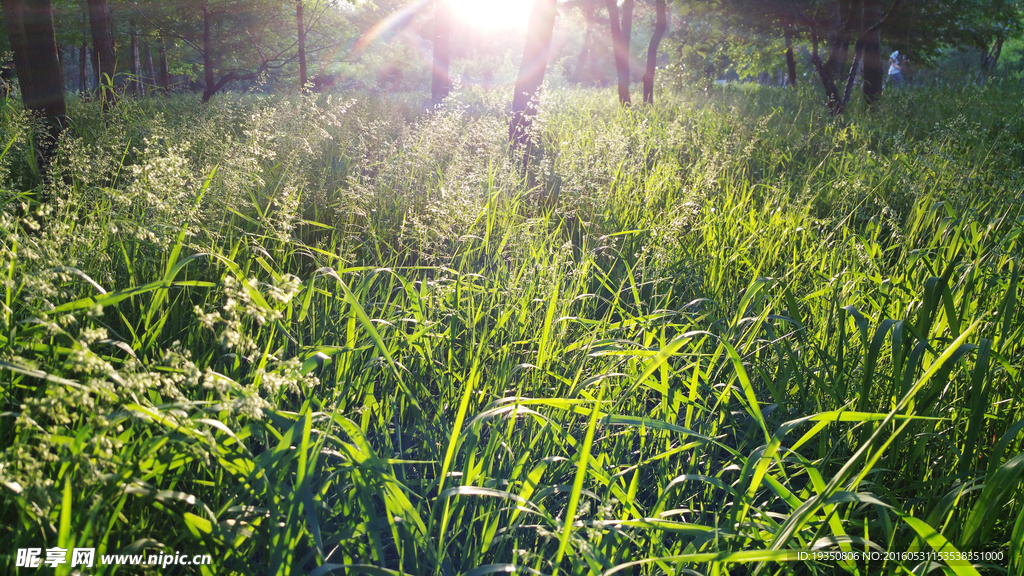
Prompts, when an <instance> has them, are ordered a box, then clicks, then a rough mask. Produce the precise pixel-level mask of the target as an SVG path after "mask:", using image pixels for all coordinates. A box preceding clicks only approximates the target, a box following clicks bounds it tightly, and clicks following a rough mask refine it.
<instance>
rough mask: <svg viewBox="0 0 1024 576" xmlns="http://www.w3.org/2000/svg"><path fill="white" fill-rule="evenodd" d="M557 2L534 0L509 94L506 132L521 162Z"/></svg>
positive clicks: (553, 26) (526, 149)
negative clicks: (513, 90)
mask: <svg viewBox="0 0 1024 576" xmlns="http://www.w3.org/2000/svg"><path fill="white" fill-rule="evenodd" d="M613 1H614V0H613ZM556 2H557V0H533V8H532V9H531V10H530V19H529V22H528V24H527V28H526V45H525V46H524V47H523V61H522V63H521V64H520V65H519V77H518V78H517V79H516V87H515V92H514V94H513V96H512V119H511V122H509V127H508V136H509V140H511V141H512V145H513V146H514V147H515V148H518V149H520V150H523V151H524V152H525V154H524V162H525V161H526V159H527V158H528V157H529V147H528V144H529V141H530V128H531V126H532V125H533V119H534V117H535V116H536V115H537V101H538V99H539V98H540V89H541V86H542V85H543V83H544V73H545V72H546V71H547V66H548V56H549V55H550V53H551V36H552V34H553V33H554V30H555V17H556V16H557V14H558V9H557V8H556Z"/></svg>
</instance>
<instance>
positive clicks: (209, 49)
mask: <svg viewBox="0 0 1024 576" xmlns="http://www.w3.org/2000/svg"><path fill="white" fill-rule="evenodd" d="M202 10H203V80H204V81H205V82H206V88H205V89H204V90H203V98H202V102H203V103H204V104H205V103H206V102H208V101H209V100H210V98H211V97H212V96H213V95H214V94H216V92H215V91H214V87H215V85H216V82H215V81H214V76H213V66H214V64H213V35H212V33H211V31H210V19H211V15H210V11H209V10H208V9H207V7H206V6H203V7H202Z"/></svg>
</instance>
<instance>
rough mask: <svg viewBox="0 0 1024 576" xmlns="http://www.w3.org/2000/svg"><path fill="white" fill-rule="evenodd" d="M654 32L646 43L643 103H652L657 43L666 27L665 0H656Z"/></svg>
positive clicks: (659, 41) (656, 63)
mask: <svg viewBox="0 0 1024 576" xmlns="http://www.w3.org/2000/svg"><path fill="white" fill-rule="evenodd" d="M655 10H656V16H655V21H654V34H653V35H651V43H650V44H648V45H647V70H646V71H644V103H645V104H654V73H655V71H656V70H657V68H658V45H659V44H661V39H662V37H664V36H665V31H666V30H667V29H668V20H667V15H666V13H665V12H666V8H665V0H657V5H656V7H655Z"/></svg>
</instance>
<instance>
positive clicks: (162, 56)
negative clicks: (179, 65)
mask: <svg viewBox="0 0 1024 576" xmlns="http://www.w3.org/2000/svg"><path fill="white" fill-rule="evenodd" d="M156 42H157V54H158V56H159V63H160V71H159V72H158V73H157V76H156V85H157V86H158V87H160V88H161V89H163V90H166V89H167V88H168V87H169V86H170V85H171V75H170V74H168V73H167V42H166V41H165V40H164V37H163V36H160V37H159V38H157V41H156Z"/></svg>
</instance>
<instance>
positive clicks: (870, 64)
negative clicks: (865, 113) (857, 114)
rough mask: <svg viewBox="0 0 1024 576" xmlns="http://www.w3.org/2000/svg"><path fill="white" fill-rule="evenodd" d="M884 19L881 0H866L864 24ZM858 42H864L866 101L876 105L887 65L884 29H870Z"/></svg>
mask: <svg viewBox="0 0 1024 576" xmlns="http://www.w3.org/2000/svg"><path fill="white" fill-rule="evenodd" d="M881 19H882V3H881V0H864V20H863V22H864V24H865V25H867V26H873V25H874V24H875V23H876V22H879V21H881ZM858 44H863V61H864V89H863V91H864V101H865V102H866V103H867V105H868V106H874V105H875V103H876V102H878V99H879V97H880V96H881V95H882V83H883V82H884V81H885V67H884V64H883V62H882V29H881V27H877V28H875V29H874V30H873V31H871V30H869V31H868V32H867V33H866V34H865V35H864V36H863V37H862V38H861V41H860V42H858Z"/></svg>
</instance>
